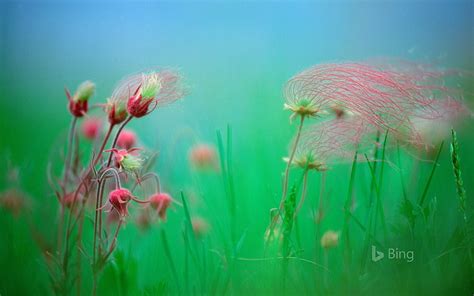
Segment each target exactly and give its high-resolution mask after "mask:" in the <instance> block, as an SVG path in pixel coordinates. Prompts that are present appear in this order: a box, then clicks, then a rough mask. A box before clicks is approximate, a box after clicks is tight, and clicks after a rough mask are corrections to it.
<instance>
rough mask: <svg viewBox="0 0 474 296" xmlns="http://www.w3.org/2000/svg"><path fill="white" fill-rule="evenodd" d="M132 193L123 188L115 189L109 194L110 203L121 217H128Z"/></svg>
mask: <svg viewBox="0 0 474 296" xmlns="http://www.w3.org/2000/svg"><path fill="white" fill-rule="evenodd" d="M131 199H132V193H131V192H130V191H129V190H127V189H123V188H119V189H115V190H113V191H111V192H110V193H109V202H110V204H111V205H112V207H113V208H114V209H115V210H116V211H117V212H118V213H119V215H120V216H121V217H125V216H128V203H129V202H130V200H131Z"/></svg>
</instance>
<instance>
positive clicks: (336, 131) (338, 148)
mask: <svg viewBox="0 0 474 296" xmlns="http://www.w3.org/2000/svg"><path fill="white" fill-rule="evenodd" d="M374 131H375V129H374V128H373V127H372V126H370V125H369V124H367V123H365V122H364V121H363V120H361V119H360V118H358V117H353V118H348V119H332V120H329V121H325V122H322V123H319V124H314V125H312V126H310V127H308V128H307V129H306V130H305V131H303V132H302V134H301V139H300V141H299V143H298V145H297V147H296V152H295V156H294V158H293V161H292V165H294V166H297V167H300V168H303V169H309V170H317V171H324V170H327V169H328V165H329V164H330V163H335V162H343V161H348V160H350V159H352V157H353V156H354V153H355V152H356V150H361V149H367V147H366V146H368V145H367V143H366V141H367V138H368V136H370V135H372V134H373V133H374ZM291 146H293V145H291ZM284 160H285V161H289V160H288V158H284Z"/></svg>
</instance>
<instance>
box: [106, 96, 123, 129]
mask: <svg viewBox="0 0 474 296" xmlns="http://www.w3.org/2000/svg"><path fill="white" fill-rule="evenodd" d="M125 102H126V101H125V100H123V98H122V99H120V98H117V97H112V98H110V99H108V100H107V104H105V112H106V113H107V118H108V120H109V123H110V124H111V125H116V124H120V123H122V122H123V121H125V119H127V116H128V113H127V108H126V105H125Z"/></svg>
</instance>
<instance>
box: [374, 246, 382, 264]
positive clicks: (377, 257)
mask: <svg viewBox="0 0 474 296" xmlns="http://www.w3.org/2000/svg"><path fill="white" fill-rule="evenodd" d="M383 257H384V254H383V252H380V251H377V248H376V247H375V246H372V261H374V262H377V261H380V260H382V259H383Z"/></svg>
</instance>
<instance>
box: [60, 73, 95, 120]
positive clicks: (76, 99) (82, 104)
mask: <svg viewBox="0 0 474 296" xmlns="http://www.w3.org/2000/svg"><path fill="white" fill-rule="evenodd" d="M94 92H95V84H94V83H92V82H91V81H85V82H83V83H81V85H79V87H78V88H77V90H76V92H75V93H74V95H73V96H71V94H70V93H69V90H68V89H66V96H67V99H68V101H69V111H70V112H71V114H72V115H74V116H76V117H82V116H84V114H86V113H87V110H88V101H89V99H90V98H91V97H92V95H93V94H94Z"/></svg>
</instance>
